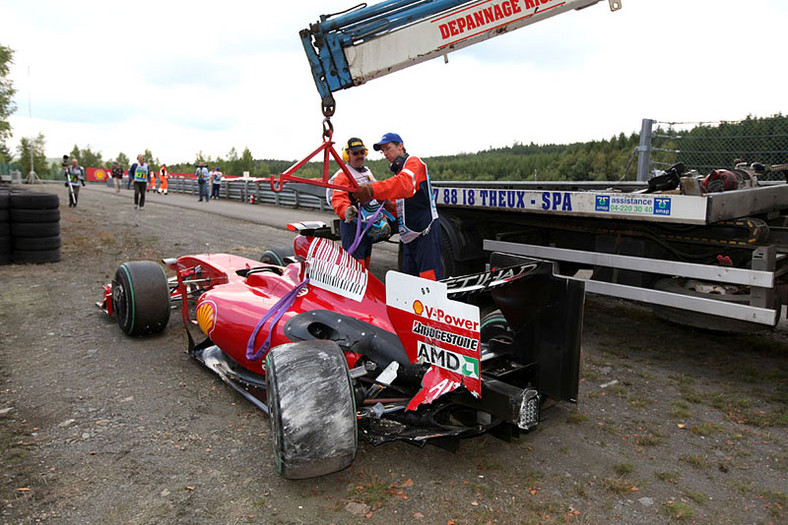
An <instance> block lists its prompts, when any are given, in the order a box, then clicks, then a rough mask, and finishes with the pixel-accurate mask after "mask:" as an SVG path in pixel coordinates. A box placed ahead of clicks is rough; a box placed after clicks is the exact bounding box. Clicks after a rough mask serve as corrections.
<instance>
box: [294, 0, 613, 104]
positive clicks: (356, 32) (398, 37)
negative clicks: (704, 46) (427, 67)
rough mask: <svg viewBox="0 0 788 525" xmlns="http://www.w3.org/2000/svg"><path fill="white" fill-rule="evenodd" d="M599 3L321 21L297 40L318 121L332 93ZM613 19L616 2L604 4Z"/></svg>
mask: <svg viewBox="0 0 788 525" xmlns="http://www.w3.org/2000/svg"><path fill="white" fill-rule="evenodd" d="M599 1H601V0H473V1H468V0H386V1H384V2H380V3H378V4H375V5H371V6H368V5H367V4H365V3H363V4H359V5H357V6H355V7H353V8H351V9H349V10H347V11H344V12H342V13H335V14H332V15H322V16H321V17H320V20H319V21H318V22H317V23H314V24H311V25H310V26H309V28H308V29H304V30H302V31H301V32H300V37H301V42H302V44H303V46H304V51H305V52H306V55H307V59H308V60H309V65H310V68H311V69H312V76H313V78H314V80H315V85H316V86H317V90H318V92H319V94H320V97H321V99H322V104H323V114H324V115H325V116H326V117H330V116H331V115H333V113H334V106H335V104H334V97H333V92H334V91H338V90H340V89H347V88H350V87H353V86H358V85H361V84H363V83H365V82H367V81H369V80H372V79H373V78H378V77H381V76H383V75H387V74H389V73H393V72H395V71H399V70H401V69H405V68H406V67H409V66H412V65H416V64H418V63H421V62H424V61H426V60H429V59H431V58H434V57H436V56H442V55H443V56H445V55H447V54H448V53H449V52H451V51H456V50H458V49H462V48H464V47H467V46H470V45H473V44H476V43H478V42H481V41H484V40H487V39H488V38H492V37H494V36H498V35H501V34H503V33H507V32H509V31H513V30H515V29H519V28H521V27H523V26H526V25H529V24H533V23H536V22H539V21H541V20H544V19H547V18H549V17H552V16H555V15H558V14H561V13H564V12H566V11H570V10H576V9H583V8H585V7H588V6H590V5H593V4H596V3H597V2H599ZM608 3H609V5H610V9H611V11H616V10H618V9H620V8H621V0H608Z"/></svg>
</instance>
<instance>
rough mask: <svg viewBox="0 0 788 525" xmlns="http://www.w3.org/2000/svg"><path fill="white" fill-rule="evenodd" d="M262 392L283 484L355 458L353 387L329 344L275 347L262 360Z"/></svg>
mask: <svg viewBox="0 0 788 525" xmlns="http://www.w3.org/2000/svg"><path fill="white" fill-rule="evenodd" d="M265 369H266V388H267V399H268V408H269V411H270V413H269V416H270V419H271V433H272V437H273V445H274V456H275V460H276V466H277V470H278V471H279V473H280V474H282V476H284V477H285V478H288V479H304V478H313V477H317V476H323V475H325V474H330V473H332V472H336V471H339V470H342V469H344V468H347V467H348V466H350V464H351V463H352V462H353V458H354V457H355V455H356V448H357V446H358V443H357V426H356V407H355V399H354V397H353V384H352V382H351V379H350V374H349V373H348V367H347V361H346V360H345V356H344V354H343V352H342V350H341V349H340V348H339V346H337V344H336V343H334V342H333V341H325V340H314V341H302V342H296V343H288V344H284V345H280V346H277V347H275V348H273V349H271V351H270V352H269V353H268V356H267V357H266V366H265Z"/></svg>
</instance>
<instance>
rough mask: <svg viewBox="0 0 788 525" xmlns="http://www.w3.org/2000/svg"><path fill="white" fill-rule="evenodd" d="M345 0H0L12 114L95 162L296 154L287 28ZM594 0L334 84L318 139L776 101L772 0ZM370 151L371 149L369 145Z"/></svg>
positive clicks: (459, 137) (309, 116) (764, 111)
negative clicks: (351, 82) (356, 81)
mask: <svg viewBox="0 0 788 525" xmlns="http://www.w3.org/2000/svg"><path fill="white" fill-rule="evenodd" d="M355 3H357V2H354V1H351V0H321V1H317V0H290V1H287V2H281V3H280V2H274V1H271V0H257V1H244V2H242V1H234V0H224V1H221V2H216V1H210V2H203V1H190V2H181V1H162V0H158V1H155V2H153V1H148V0H138V1H135V2H123V3H121V2H107V1H101V2H98V1H80V0H72V1H70V2H63V1H39V0H24V1H22V0H0V20H2V31H0V44H1V45H5V46H8V47H10V48H12V49H14V50H15V55H14V64H12V66H11V74H10V78H11V80H12V81H13V82H14V86H15V87H16V89H17V90H18V92H17V95H16V99H15V102H16V104H17V106H18V108H17V111H16V113H15V114H14V115H13V116H12V117H11V126H12V128H13V133H14V136H13V137H12V139H11V141H10V145H11V148H12V151H14V152H15V151H16V146H17V144H18V141H19V138H20V137H33V136H36V135H38V134H39V133H43V134H44V136H45V139H46V144H47V148H46V153H47V156H48V157H60V156H61V155H63V154H65V153H69V152H70V151H71V149H72V148H73V147H74V145H77V146H79V147H80V148H85V147H88V146H89V147H90V148H91V149H92V150H93V151H99V152H101V154H102V155H103V157H104V158H105V159H109V158H114V157H116V156H117V155H118V153H120V152H123V153H125V154H126V156H127V157H129V158H130V159H133V158H134V157H135V156H136V154H137V153H138V152H141V151H143V150H144V149H146V148H147V149H149V150H151V152H152V153H153V154H154V155H155V156H156V157H158V158H159V160H161V161H163V162H169V163H174V162H191V161H192V160H194V159H195V157H196V155H197V153H198V152H202V153H203V154H204V155H205V156H211V157H214V158H215V157H217V156H221V157H226V156H227V153H228V152H229V151H230V149H231V148H233V147H235V148H236V150H237V151H238V153H239V154H240V153H241V152H242V151H243V149H244V148H246V147H248V148H249V149H250V150H251V151H252V154H253V156H254V157H255V158H276V159H288V160H296V159H301V158H303V157H305V156H307V154H309V153H310V152H311V151H313V150H314V149H315V148H316V147H317V146H318V145H320V142H321V138H322V118H323V117H322V113H321V110H320V97H319V96H318V93H317V90H316V89H315V86H314V83H313V81H312V77H311V74H310V71H309V67H308V64H307V60H306V57H305V55H304V51H303V49H302V47H301V42H300V39H299V37H298V31H299V30H300V29H303V28H305V27H307V26H308V24H310V23H312V22H315V21H317V20H318V18H319V16H320V15H321V14H328V13H332V12H337V11H342V10H344V9H347V8H349V7H351V6H353V5H355ZM622 3H623V8H622V9H621V10H619V11H616V12H611V11H610V9H609V7H608V2H607V0H603V1H601V2H599V3H598V4H596V5H594V6H591V7H589V8H587V9H585V10H582V11H573V12H569V13H564V14H561V15H558V16H556V17H553V18H550V19H548V20H546V21H543V22H540V23H538V24H535V25H532V26H527V27H524V28H521V29H519V30H517V31H513V32H511V33H509V34H506V35H503V36H500V37H497V38H494V39H491V40H488V41H486V42H483V43H481V44H478V45H475V46H471V47H469V48H466V49H463V50H460V51H457V52H455V53H452V54H450V55H449V62H448V64H444V62H443V60H442V59H436V60H432V61H430V62H427V63H424V64H420V65H417V66H414V67H411V68H409V69H406V70H404V71H400V72H398V73H394V74H392V75H388V76H386V77H383V78H379V79H376V80H373V81H371V82H369V83H367V84H365V85H363V86H360V87H355V88H351V89H348V90H343V91H340V92H337V93H335V98H336V103H337V111H336V115H335V117H334V118H333V119H332V122H333V124H334V130H335V134H334V140H335V141H336V142H337V143H339V144H343V143H344V142H345V141H346V140H347V139H348V138H349V137H351V136H359V137H361V138H362V139H363V140H364V141H365V142H366V143H367V145H370V144H372V143H373V142H375V141H376V140H377V139H378V138H379V137H380V136H381V135H382V134H383V133H384V132H386V131H394V132H397V133H399V134H400V135H402V137H403V139H404V141H405V145H406V147H407V148H408V151H409V152H411V153H415V154H418V155H421V156H434V155H442V154H455V153H470V152H476V151H480V150H484V149H487V148H490V147H501V146H510V145H512V144H513V143H515V142H520V143H531V142H534V143H537V144H547V143H570V142H577V141H588V140H599V139H608V138H610V137H612V136H613V135H617V134H618V133H621V132H624V133H626V134H630V133H633V132H637V131H639V129H640V122H641V119H643V118H652V119H656V120H659V121H663V122H687V121H689V122H697V121H717V120H740V119H743V118H745V117H747V116H748V115H754V116H759V117H765V116H771V115H774V114H777V113H782V114H788V96H786V86H788V82H787V80H788V68H787V67H786V66H785V52H786V49H788V46H787V45H786V43H785V24H786V22H788V1H786V0H748V1H746V2H743V1H741V0H622ZM372 158H373V159H374V158H378V154H372Z"/></svg>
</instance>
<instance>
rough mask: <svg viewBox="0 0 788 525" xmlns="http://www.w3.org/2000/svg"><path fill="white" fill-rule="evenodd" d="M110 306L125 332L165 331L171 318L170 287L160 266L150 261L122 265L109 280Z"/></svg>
mask: <svg viewBox="0 0 788 525" xmlns="http://www.w3.org/2000/svg"><path fill="white" fill-rule="evenodd" d="M112 307H113V310H114V312H115V315H116V317H117V319H118V326H120V329H121V330H123V332H124V333H125V334H127V335H131V336H136V335H149V334H156V333H159V332H161V331H162V330H164V328H165V327H166V326H167V322H168V321H169V319H170V289H169V285H168V283H167V275H166V274H165V273H164V270H163V269H162V267H161V266H160V265H159V264H158V263H155V262H153V261H132V262H127V263H123V264H121V265H120V266H119V267H118V270H117V271H116V272H115V278H114V279H113V280H112Z"/></svg>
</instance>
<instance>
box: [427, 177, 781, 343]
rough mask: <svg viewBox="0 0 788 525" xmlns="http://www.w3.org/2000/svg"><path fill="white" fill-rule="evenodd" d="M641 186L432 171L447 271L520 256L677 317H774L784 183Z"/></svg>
mask: <svg viewBox="0 0 788 525" xmlns="http://www.w3.org/2000/svg"><path fill="white" fill-rule="evenodd" d="M648 191H649V188H648V185H647V183H640V182H619V183H610V182H601V183H599V182H454V181H451V182H449V181H446V182H440V181H436V182H434V183H433V195H434V197H435V199H436V203H437V206H438V210H439V213H440V217H441V226H442V230H443V231H442V233H443V250H444V253H443V258H444V262H445V267H446V272H447V274H448V275H461V274H463V273H467V272H469V271H472V270H474V269H478V268H480V267H483V266H484V264H485V262H486V261H487V260H488V259H489V252H492V251H497V252H504V253H512V254H519V255H527V256H530V257H537V258H541V259H547V260H551V261H554V262H555V263H556V266H557V267H558V269H559V271H560V272H561V273H563V274H564V275H572V276H575V277H576V278H582V279H583V280H584V281H586V291H587V292H590V293H596V294H601V295H608V296H613V297H620V298H625V299H630V300H635V301H640V302H644V303H647V304H650V305H652V306H653V307H654V308H655V311H657V313H659V314H661V315H663V316H664V317H667V318H669V319H672V320H675V321H679V322H682V323H685V324H690V325H694V326H700V327H705V328H712V329H725V330H743V329H748V328H754V327H760V328H763V327H765V326H775V325H776V324H777V323H778V321H779V319H780V316H781V312H782V305H784V304H786V302H788V301H786V298H787V297H786V295H787V294H786V291H787V290H788V287H787V286H786V284H788V282H787V281H786V276H785V274H786V268H788V266H787V265H788V263H787V262H786V260H787V259H786V254H788V184H786V183H784V182H774V183H772V182H764V183H760V184H758V185H755V186H753V187H748V188H744V189H738V190H733V191H724V192H716V193H705V194H702V195H701V194H698V195H688V194H682V192H681V190H680V189H679V188H677V189H676V190H672V191H669V192H654V193H648ZM579 270H586V271H585V272H579Z"/></svg>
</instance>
